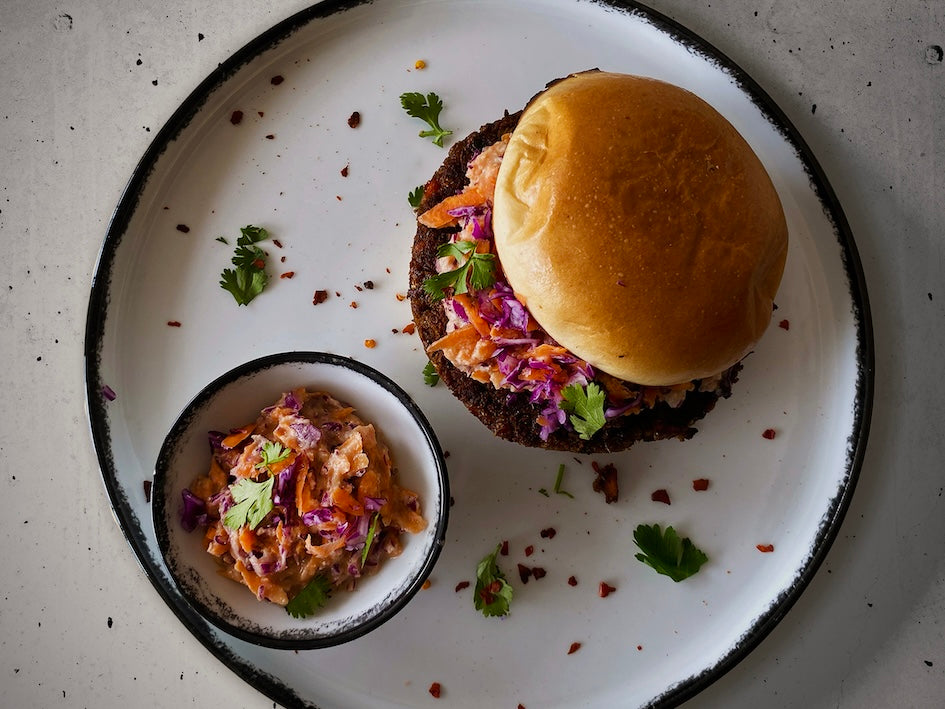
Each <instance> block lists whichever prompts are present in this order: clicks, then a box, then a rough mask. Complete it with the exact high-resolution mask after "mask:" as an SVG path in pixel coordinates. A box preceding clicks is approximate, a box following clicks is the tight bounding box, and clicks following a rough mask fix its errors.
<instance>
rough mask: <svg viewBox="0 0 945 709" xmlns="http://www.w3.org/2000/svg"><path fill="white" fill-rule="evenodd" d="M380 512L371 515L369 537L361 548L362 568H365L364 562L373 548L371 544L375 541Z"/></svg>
mask: <svg viewBox="0 0 945 709" xmlns="http://www.w3.org/2000/svg"><path fill="white" fill-rule="evenodd" d="M380 516H381V514H380V512H375V513H374V516H373V517H371V526H370V527H368V531H367V537H365V539H364V548H363V549H362V550H361V568H362V569H363V568H364V562H365V561H367V557H368V552H369V551H370V549H371V544H373V543H374V536H375V535H376V534H377V519H378V517H380Z"/></svg>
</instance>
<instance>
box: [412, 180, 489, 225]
mask: <svg viewBox="0 0 945 709" xmlns="http://www.w3.org/2000/svg"><path fill="white" fill-rule="evenodd" d="M485 201H486V198H485V197H483V196H482V195H481V194H480V193H479V191H478V190H476V189H475V188H474V187H468V188H466V189H465V190H463V191H462V192H460V193H459V194H454V195H450V196H449V197H447V198H446V199H444V200H443V201H442V202H440V203H439V204H437V205H436V206H434V207H431V208H430V209H428V210H427V211H425V212H424V213H423V214H421V215H420V217H419V218H418V219H417V221H419V222H420V223H421V224H423V225H424V226H427V227H430V228H431V229H442V228H443V227H446V226H453V225H454V224H457V223H458V222H459V219H458V218H457V217H454V216H453V215H452V214H450V213H449V212H450V210H452V209H458V208H460V207H475V206H476V205H479V204H482V203H483V202H485Z"/></svg>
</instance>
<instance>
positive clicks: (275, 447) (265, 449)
mask: <svg viewBox="0 0 945 709" xmlns="http://www.w3.org/2000/svg"><path fill="white" fill-rule="evenodd" d="M291 452H292V451H290V450H289V449H288V448H286V447H285V446H283V445H282V444H281V443H279V442H278V441H264V442H263V444H262V448H260V449H259V454H260V455H261V456H262V460H260V461H259V462H258V463H256V470H262V469H263V468H268V467H270V466H272V465H275V464H276V463H281V462H282V461H283V460H285V459H286V458H288V457H289V454H290V453H291Z"/></svg>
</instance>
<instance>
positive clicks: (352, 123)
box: [348, 111, 361, 128]
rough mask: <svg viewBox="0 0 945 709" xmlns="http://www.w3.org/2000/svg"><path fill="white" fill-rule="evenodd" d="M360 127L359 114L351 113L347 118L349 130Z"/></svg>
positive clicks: (356, 112)
mask: <svg viewBox="0 0 945 709" xmlns="http://www.w3.org/2000/svg"><path fill="white" fill-rule="evenodd" d="M359 125H361V114H360V112H358V111H353V112H352V113H351V115H350V116H348V126H349V127H351V128H357V127H358V126H359Z"/></svg>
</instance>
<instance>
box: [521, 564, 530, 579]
mask: <svg viewBox="0 0 945 709" xmlns="http://www.w3.org/2000/svg"><path fill="white" fill-rule="evenodd" d="M531 575H532V570H531V569H530V568H528V567H527V566H525V564H519V565H518V577H519V579H520V580H521V582H522V583H528V579H529V578H531Z"/></svg>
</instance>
